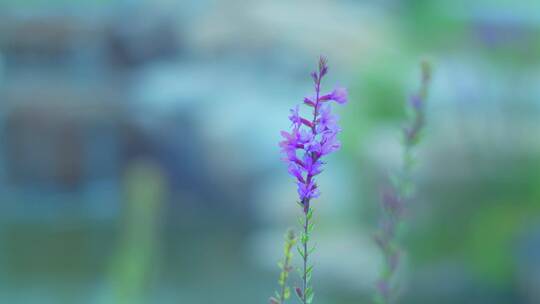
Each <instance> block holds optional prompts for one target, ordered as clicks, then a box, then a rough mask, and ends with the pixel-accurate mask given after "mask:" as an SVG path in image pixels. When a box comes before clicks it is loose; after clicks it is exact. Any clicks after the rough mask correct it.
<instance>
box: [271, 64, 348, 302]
mask: <svg viewBox="0 0 540 304" xmlns="http://www.w3.org/2000/svg"><path fill="white" fill-rule="evenodd" d="M327 73H328V66H327V65H326V58H324V57H321V58H320V60H319V67H318V70H317V71H315V72H312V73H311V78H312V79H313V83H314V88H315V96H310V97H305V98H304V100H303V104H305V105H306V106H308V107H309V108H311V109H312V116H311V117H309V119H308V118H305V117H302V116H301V115H300V110H299V106H298V105H297V106H296V107H295V108H293V109H291V115H290V116H289V120H290V121H291V122H292V126H291V127H292V130H291V132H286V131H282V132H281V135H282V137H283V140H282V141H281V142H280V143H279V146H280V147H281V153H282V154H283V160H284V161H285V162H287V164H288V173H289V174H290V175H291V176H292V177H294V178H295V179H296V184H297V191H298V198H299V204H300V205H302V207H303V213H304V219H303V220H302V228H303V232H302V235H301V237H300V243H301V244H300V245H299V246H300V247H299V252H300V255H301V256H302V259H303V276H302V283H303V286H302V288H300V287H296V288H295V291H296V294H297V295H298V297H299V298H300V300H301V301H302V303H303V304H308V303H311V301H312V299H313V289H312V287H311V286H310V283H309V282H310V279H311V271H312V270H313V267H312V266H309V265H308V257H309V255H310V253H311V252H312V250H311V249H310V248H309V246H308V241H309V234H310V232H311V230H312V229H313V224H310V220H311V217H312V214H313V211H312V209H311V208H310V203H311V200H312V199H314V198H317V197H319V195H320V191H319V187H318V185H317V183H316V181H315V177H316V176H317V175H318V174H320V173H321V172H322V171H323V164H324V162H323V158H324V157H325V156H326V155H328V154H330V153H333V152H335V151H337V150H339V148H340V147H341V143H340V142H339V140H338V139H337V135H338V134H339V133H340V132H341V128H340V127H339V125H338V118H337V116H336V115H333V114H332V107H331V105H330V103H329V102H328V101H335V102H336V103H338V104H345V103H346V102H347V90H346V89H344V88H336V89H334V90H333V91H332V92H330V93H328V94H324V95H322V94H321V80H322V79H323V77H324V76H325V75H326V74H327Z"/></svg>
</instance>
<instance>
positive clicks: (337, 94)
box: [321, 88, 348, 104]
mask: <svg viewBox="0 0 540 304" xmlns="http://www.w3.org/2000/svg"><path fill="white" fill-rule="evenodd" d="M347 96H348V93H347V89H346V88H336V89H334V90H333V91H332V93H330V94H326V95H323V96H321V100H322V101H328V100H333V101H335V102H337V103H339V104H345V103H347V99H348V97H347Z"/></svg>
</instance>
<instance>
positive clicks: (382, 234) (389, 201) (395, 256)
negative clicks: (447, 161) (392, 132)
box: [374, 63, 431, 304]
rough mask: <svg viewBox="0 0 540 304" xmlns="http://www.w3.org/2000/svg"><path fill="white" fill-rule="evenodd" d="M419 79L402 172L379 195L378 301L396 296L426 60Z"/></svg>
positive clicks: (411, 104)
mask: <svg viewBox="0 0 540 304" xmlns="http://www.w3.org/2000/svg"><path fill="white" fill-rule="evenodd" d="M421 79H422V83H421V86H420V90H419V92H418V93H417V94H414V95H412V96H411V98H410V99H409V101H408V107H409V110H410V111H409V113H410V115H409V121H408V123H407V126H406V127H404V128H403V149H404V157H403V168H402V169H401V172H400V173H401V174H399V175H397V176H396V178H395V179H394V185H393V186H392V187H388V188H387V189H385V190H384V191H383V193H382V195H381V207H382V218H381V220H380V223H379V226H380V227H379V231H378V232H377V233H376V234H375V236H374V239H375V243H376V244H377V246H378V247H379V249H380V250H381V252H382V254H383V257H384V264H385V270H384V271H382V272H381V277H380V279H379V280H378V282H377V284H376V291H377V295H376V299H377V304H389V303H395V302H396V300H397V297H398V294H397V290H398V287H399V286H398V282H396V277H395V273H396V272H397V270H398V268H399V264H400V259H401V256H402V254H401V249H400V246H399V243H398V240H397V237H398V235H397V232H398V229H399V226H400V224H401V222H402V217H403V213H404V209H405V208H406V204H407V203H409V201H410V195H411V193H410V192H411V190H410V189H411V188H412V182H411V180H410V174H411V171H412V164H413V163H414V161H413V160H414V157H413V154H412V149H413V148H414V147H415V146H416V145H417V144H418V143H419V140H420V134H421V132H422V130H423V127H424V115H425V114H424V111H425V100H426V98H427V92H428V87H429V81H430V80H431V71H430V67H429V64H427V63H423V64H422V78H421Z"/></svg>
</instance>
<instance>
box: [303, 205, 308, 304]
mask: <svg viewBox="0 0 540 304" xmlns="http://www.w3.org/2000/svg"><path fill="white" fill-rule="evenodd" d="M308 204H309V203H308ZM309 212H310V209H309V207H308V210H307V212H304V214H305V218H304V235H305V237H304V241H303V245H304V248H303V249H304V276H303V283H304V286H303V293H302V295H303V296H302V302H303V303H304V304H306V303H307V292H306V291H307V288H308V270H307V268H308V258H309V252H308V243H309V216H308V214H309Z"/></svg>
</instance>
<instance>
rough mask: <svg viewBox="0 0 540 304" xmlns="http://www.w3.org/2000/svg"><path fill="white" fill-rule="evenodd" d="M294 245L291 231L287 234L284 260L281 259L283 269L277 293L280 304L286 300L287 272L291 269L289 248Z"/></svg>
mask: <svg viewBox="0 0 540 304" xmlns="http://www.w3.org/2000/svg"><path fill="white" fill-rule="evenodd" d="M294 243H295V238H294V233H293V232H292V230H290V231H288V232H287V241H286V245H285V258H284V259H283V269H282V274H281V276H283V281H282V282H281V278H280V285H281V291H280V293H279V301H280V303H281V304H283V303H285V300H287V298H288V296H287V278H288V277H289V270H290V268H291V266H290V264H291V247H293V245H294Z"/></svg>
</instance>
